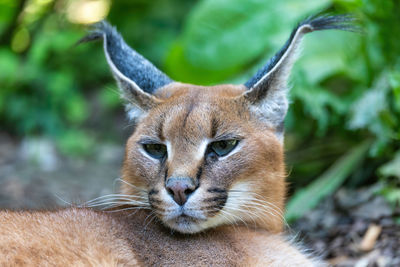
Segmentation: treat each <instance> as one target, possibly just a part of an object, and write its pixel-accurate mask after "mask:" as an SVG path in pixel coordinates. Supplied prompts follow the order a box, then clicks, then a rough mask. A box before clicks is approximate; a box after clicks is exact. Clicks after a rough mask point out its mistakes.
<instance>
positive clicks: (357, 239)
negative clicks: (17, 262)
mask: <svg viewBox="0 0 400 267" xmlns="http://www.w3.org/2000/svg"><path fill="white" fill-rule="evenodd" d="M123 146H124V144H123V142H122V141H121V143H120V144H102V145H100V146H97V147H96V151H95V153H93V155H95V156H92V157H91V158H89V159H85V160H83V159H79V158H72V157H69V158H65V157H62V156H60V155H59V154H58V153H57V151H56V149H55V146H54V144H52V143H51V142H50V141H48V140H44V139H26V140H18V141H16V140H14V139H12V138H11V137H10V136H8V135H7V134H5V133H1V132H0V208H10V209H44V208H46V209H48V208H53V207H57V206H66V205H69V204H70V203H73V204H83V203H84V202H85V201H88V200H90V199H93V198H95V197H98V196H101V195H105V194H109V193H112V192H113V191H115V186H116V183H115V179H117V178H119V175H120V173H119V169H120V165H121V162H122V158H123V153H124V151H123ZM375 189H376V188H373V187H371V188H363V189H359V190H348V189H340V190H339V191H338V192H336V194H335V195H334V196H332V197H329V198H327V199H325V200H324V201H323V202H321V203H320V205H319V206H318V207H317V208H316V209H315V210H313V211H312V212H310V213H309V214H307V215H306V216H304V218H301V219H300V220H298V221H297V222H296V223H295V224H293V225H291V226H290V228H291V229H290V230H289V232H291V233H293V234H295V233H296V234H297V235H298V240H300V242H302V243H303V244H304V245H305V246H306V247H308V248H310V249H311V251H314V252H315V253H314V254H315V255H318V256H320V257H321V258H323V259H325V260H326V261H328V262H329V263H330V264H332V265H333V266H356V267H367V266H400V224H399V221H397V222H396V219H395V218H399V217H400V210H399V209H397V210H396V209H393V208H391V207H389V206H388V204H387V203H386V202H385V201H384V199H383V198H381V197H380V196H377V195H376V194H375V193H374V192H375V191H376V190H375ZM397 220H398V219H397Z"/></svg>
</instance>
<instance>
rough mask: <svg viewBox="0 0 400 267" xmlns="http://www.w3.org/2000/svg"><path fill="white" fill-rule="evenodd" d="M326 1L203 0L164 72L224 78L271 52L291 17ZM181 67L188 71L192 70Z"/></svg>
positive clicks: (184, 77)
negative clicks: (188, 72)
mask: <svg viewBox="0 0 400 267" xmlns="http://www.w3.org/2000/svg"><path fill="white" fill-rule="evenodd" d="M329 2H330V1H329V0H310V1H307V2H302V3H301V8H300V9H299V8H298V7H299V3H298V1H295V0H290V1H264V0H203V1H201V2H199V4H198V5H197V6H196V8H195V9H194V10H193V12H192V13H191V14H190V15H189V17H188V19H187V21H186V24H185V28H184V31H183V34H182V36H181V38H180V41H179V42H178V43H177V44H175V46H174V47H173V48H172V50H171V54H170V55H169V56H168V58H167V64H166V67H167V71H168V73H169V74H170V75H171V76H172V77H173V78H176V79H178V80H181V81H188V82H197V83H210V82H215V81H221V80H224V79H227V78H228V77H229V76H231V75H232V74H235V73H238V72H240V71H241V70H243V69H245V68H246V67H247V66H248V65H249V64H251V63H252V62H254V61H255V60H257V58H259V57H260V56H261V57H262V56H264V55H265V54H268V53H269V54H272V53H274V52H275V51H276V50H277V49H278V48H279V47H280V46H281V45H282V44H283V43H284V41H285V40H286V38H287V37H288V35H289V32H290V29H291V28H292V27H293V26H294V25H295V23H296V22H298V21H299V20H300V19H302V18H304V17H305V16H306V15H309V14H310V13H314V12H316V11H317V10H321V9H323V7H326V5H327V4H328V3H329ZM293 10H296V12H293ZM185 69H189V70H192V71H191V75H187V71H182V70H185ZM213 74H214V75H213ZM210 75H211V77H210Z"/></svg>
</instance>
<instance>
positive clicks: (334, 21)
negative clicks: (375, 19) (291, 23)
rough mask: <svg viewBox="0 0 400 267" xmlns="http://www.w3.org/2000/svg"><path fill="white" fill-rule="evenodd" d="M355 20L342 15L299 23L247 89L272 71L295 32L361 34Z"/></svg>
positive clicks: (312, 17) (290, 42) (313, 18)
mask: <svg viewBox="0 0 400 267" xmlns="http://www.w3.org/2000/svg"><path fill="white" fill-rule="evenodd" d="M356 21H357V19H356V18H355V17H354V16H352V15H349V14H342V15H315V16H310V17H308V18H307V19H305V20H303V21H302V22H300V23H299V24H298V25H297V26H296V27H295V28H294V29H293V30H292V33H291V34H290V37H289V39H288V40H287V41H286V43H285V44H284V45H283V47H282V48H281V49H280V50H279V51H278V52H277V53H276V54H275V55H274V56H273V57H272V58H271V59H270V60H268V62H267V64H265V65H264V67H262V68H261V69H260V70H259V71H258V72H257V73H256V75H254V76H253V77H252V78H251V79H250V80H248V81H247V82H246V83H245V86H246V87H247V88H252V87H253V86H254V85H255V84H256V83H257V82H258V81H260V80H261V79H262V78H263V77H264V76H265V75H266V74H267V73H268V72H269V71H271V70H272V69H273V67H274V66H276V64H277V63H278V61H279V60H280V59H281V58H282V56H283V55H284V54H285V53H286V52H287V50H288V48H289V46H290V45H291V44H292V43H293V41H294V40H293V39H294V37H295V35H296V33H297V31H298V30H299V29H301V28H304V29H305V30H304V33H308V32H313V31H321V30H343V31H351V32H361V29H360V27H358V26H357V25H356V23H355V22H356Z"/></svg>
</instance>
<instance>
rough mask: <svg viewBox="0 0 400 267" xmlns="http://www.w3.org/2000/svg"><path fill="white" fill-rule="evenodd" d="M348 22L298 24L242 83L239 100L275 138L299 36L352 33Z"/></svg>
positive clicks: (330, 19) (342, 18)
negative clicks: (336, 31) (322, 32)
mask: <svg viewBox="0 0 400 267" xmlns="http://www.w3.org/2000/svg"><path fill="white" fill-rule="evenodd" d="M352 21H354V19H353V18H352V17H350V16H348V15H338V16H317V17H312V18H308V19H306V20H305V21H303V22H301V23H299V24H298V25H297V27H296V28H295V29H293V31H292V33H291V35H290V37H289V39H288V40H287V41H286V43H285V44H284V46H283V47H282V48H281V49H280V50H279V51H278V52H277V53H276V54H275V55H274V56H273V57H272V58H271V59H270V60H269V61H268V62H267V64H266V65H265V66H264V67H262V68H261V69H260V70H259V71H258V72H257V74H256V75H254V76H253V77H252V78H251V79H250V80H249V81H247V82H246V83H245V86H246V87H247V88H248V90H247V91H246V92H245V93H244V95H243V96H244V97H245V98H246V99H247V100H248V101H249V102H250V105H251V110H252V111H253V112H254V113H255V114H256V115H257V116H258V117H259V118H260V119H262V120H263V121H265V122H267V123H268V124H269V125H270V126H271V127H273V128H274V129H275V130H276V132H277V134H278V135H280V136H282V134H283V121H284V118H285V116H286V112H287V110H288V106H289V104H288V99H287V91H288V78H289V75H290V72H291V69H292V66H293V63H294V62H295V60H296V57H297V52H298V50H299V45H300V42H301V40H302V38H303V36H304V35H305V34H306V33H309V32H313V31H319V30H329V29H340V30H347V31H356V30H357V29H356V28H355V27H354V25H352V24H351V22H352Z"/></svg>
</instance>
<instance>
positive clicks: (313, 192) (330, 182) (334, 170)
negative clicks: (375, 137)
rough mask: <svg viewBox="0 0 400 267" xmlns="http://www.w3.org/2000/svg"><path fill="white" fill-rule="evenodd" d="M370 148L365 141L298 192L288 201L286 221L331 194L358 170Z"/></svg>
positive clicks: (300, 214)
mask: <svg viewBox="0 0 400 267" xmlns="http://www.w3.org/2000/svg"><path fill="white" fill-rule="evenodd" d="M369 146H370V142H369V141H366V142H364V143H361V144H359V145H358V146H356V147H355V148H353V149H352V150H350V151H349V152H348V153H347V154H346V155H344V156H343V157H341V158H340V159H339V160H338V161H336V162H335V163H334V164H333V165H332V166H331V167H330V168H329V169H328V170H327V171H326V172H325V173H324V174H322V175H321V176H320V177H319V178H317V180H315V181H314V182H312V183H311V184H310V185H309V186H307V187H306V188H304V189H300V190H298V191H297V192H296V193H295V194H294V195H293V197H292V198H291V199H290V200H289V203H288V204H287V210H286V215H285V217H286V220H287V221H293V220H296V219H298V218H300V217H301V216H303V215H304V214H305V213H306V212H308V211H310V210H311V209H312V208H314V207H315V206H317V204H318V203H319V202H320V201H321V200H322V199H323V198H324V197H326V196H328V195H330V194H332V193H333V192H335V191H336V189H337V188H338V187H339V186H340V185H341V184H342V183H343V182H344V181H345V179H346V178H347V177H349V175H350V174H351V173H352V172H353V171H354V170H356V169H357V168H358V166H359V165H360V163H361V162H362V160H363V159H364V157H365V155H366V154H367V150H368V148H369Z"/></svg>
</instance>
